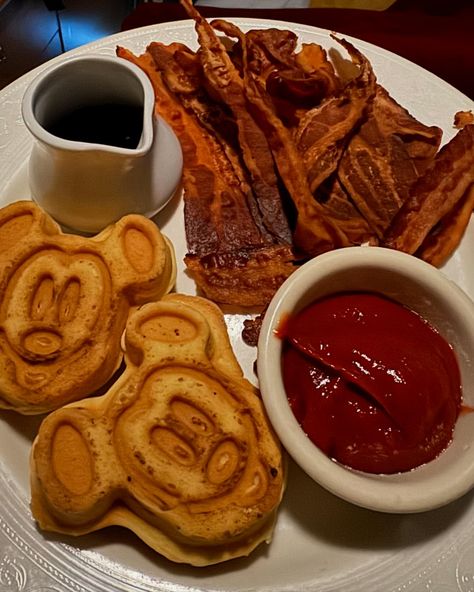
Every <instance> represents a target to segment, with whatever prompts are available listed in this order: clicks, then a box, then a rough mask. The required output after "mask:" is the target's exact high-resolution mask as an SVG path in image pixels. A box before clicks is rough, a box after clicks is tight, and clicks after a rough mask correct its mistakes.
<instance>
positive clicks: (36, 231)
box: [0, 200, 61, 262]
mask: <svg viewBox="0 0 474 592" xmlns="http://www.w3.org/2000/svg"><path fill="white" fill-rule="evenodd" d="M60 232H61V231H60V228H59V226H58V225H57V224H56V222H54V220H53V219H52V218H51V217H50V216H48V214H46V213H45V212H44V211H43V210H42V209H41V208H40V207H39V206H37V205H36V204H35V203H34V202H32V201H26V200H25V201H17V202H15V203H13V204H11V205H9V206H8V207H6V208H2V209H1V210H0V262H1V258H2V255H4V254H5V253H7V252H8V256H9V257H12V254H11V253H12V252H13V251H21V250H22V249H23V248H24V247H23V243H24V242H25V239H28V245H30V247H31V245H32V244H34V237H40V238H41V239H43V237H44V236H51V235H55V234H59V233H60Z"/></svg>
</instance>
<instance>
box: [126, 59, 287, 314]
mask: <svg viewBox="0 0 474 592" xmlns="http://www.w3.org/2000/svg"><path fill="white" fill-rule="evenodd" d="M117 55H119V56H120V57H123V58H125V59H129V60H130V61H132V62H134V63H136V64H137V65H139V66H140V67H141V68H142V69H143V70H144V71H145V72H146V73H147V74H148V76H149V77H150V79H151V81H152V84H153V87H154V91H155V97H156V109H157V112H158V113H159V114H160V115H161V116H162V117H163V118H164V119H165V120H166V121H167V122H168V123H169V124H170V125H171V126H172V127H173V129H174V131H175V132H176V134H177V136H178V137H179V139H180V142H181V147H182V150H183V158H184V169H183V186H184V208H185V231H186V240H187V245H188V251H189V252H188V255H187V256H186V258H185V262H186V264H187V266H188V269H189V270H190V272H191V274H192V275H193V277H194V278H195V281H196V283H197V285H198V287H199V288H200V290H201V291H202V292H203V294H204V295H205V296H207V297H208V298H210V299H212V300H214V301H215V302H220V303H225V304H234V305H239V306H248V307H262V306H265V305H266V304H268V302H269V300H270V298H271V296H272V295H273V293H274V292H275V290H276V289H277V288H278V286H279V285H280V284H281V283H282V282H283V281H284V279H286V277H288V276H289V275H290V274H291V273H292V272H293V271H294V269H295V268H294V265H293V259H294V256H293V252H292V249H291V246H290V245H289V244H280V245H275V244H274V242H273V239H272V238H269V237H268V236H267V235H266V234H262V232H261V228H260V227H259V226H258V224H257V223H256V221H255V219H254V217H253V216H252V213H251V211H250V209H249V207H248V203H247V200H246V195H245V194H244V193H243V192H242V191H241V188H240V183H239V180H238V179H236V177H235V175H234V171H233V168H232V166H231V164H230V163H229V161H228V159H227V158H226V155H225V153H224V151H223V150H222V148H221V145H220V144H219V142H218V141H217V140H216V139H215V137H214V136H213V134H211V133H209V132H208V131H207V130H206V129H205V128H203V127H202V126H201V125H200V124H199V122H198V120H197V119H196V118H195V117H194V115H193V114H190V113H188V112H187V111H186V109H185V108H184V107H183V105H182V103H181V102H180V101H179V100H177V98H176V96H175V95H174V94H173V93H172V92H171V91H170V90H169V88H168V87H167V85H166V84H165V83H164V81H163V77H162V75H161V73H160V72H159V71H157V69H156V67H155V62H154V60H153V57H152V55H151V53H149V52H146V53H145V54H143V55H142V56H139V57H137V56H135V55H133V54H132V53H131V52H130V51H128V50H126V49H124V48H121V47H119V48H117ZM241 280H242V283H240V281H241Z"/></svg>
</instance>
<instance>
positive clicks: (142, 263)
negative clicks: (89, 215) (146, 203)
mask: <svg viewBox="0 0 474 592" xmlns="http://www.w3.org/2000/svg"><path fill="white" fill-rule="evenodd" d="M93 240H94V241H97V242H99V243H101V250H102V252H103V254H104V258H105V259H106V260H107V261H108V263H109V269H110V273H111V275H112V278H113V281H114V283H115V285H117V287H118V288H119V289H120V290H121V291H123V292H124V293H125V294H126V296H127V298H128V299H129V302H130V304H142V303H143V302H146V301H148V300H150V299H159V298H160V297H161V296H162V295H163V294H166V293H167V292H168V291H169V290H170V289H171V287H172V286H173V285H174V282H175V279H176V267H175V259H174V252H173V247H172V245H171V243H170V242H169V241H168V240H167V239H166V238H165V237H164V236H163V235H162V234H161V233H159V232H157V231H156V225H155V224H154V222H152V221H151V220H149V219H148V218H145V217H143V216H138V215H136V214H130V215H128V216H124V217H123V218H121V219H120V220H119V221H118V222H116V223H115V224H113V225H111V226H109V227H108V228H106V229H105V230H104V231H102V232H101V233H100V234H98V235H97V236H96V237H95V238H94V239H93Z"/></svg>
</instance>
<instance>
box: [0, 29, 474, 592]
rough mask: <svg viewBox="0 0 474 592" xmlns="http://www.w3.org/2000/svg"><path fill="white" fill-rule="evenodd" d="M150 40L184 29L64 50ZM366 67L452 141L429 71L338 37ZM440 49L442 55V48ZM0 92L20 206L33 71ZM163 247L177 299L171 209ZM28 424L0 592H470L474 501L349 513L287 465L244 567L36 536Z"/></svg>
mask: <svg viewBox="0 0 474 592" xmlns="http://www.w3.org/2000/svg"><path fill="white" fill-rule="evenodd" d="M233 20H234V22H236V23H237V24H238V25H239V26H241V27H242V28H244V29H246V28H257V27H260V28H266V27H270V26H276V27H282V28H291V29H292V30H293V31H295V32H296V33H297V34H298V36H299V38H300V39H301V41H304V42H316V43H320V44H322V45H323V46H325V47H330V46H333V45H334V43H333V42H332V41H331V39H330V37H329V35H328V32H326V31H323V30H321V29H315V28H312V27H307V26H304V25H290V24H288V23H282V22H277V21H257V20H252V19H233ZM349 39H350V38H349ZM153 40H160V41H163V42H165V43H170V42H172V41H181V42H184V43H186V44H188V45H189V46H192V47H195V46H196V40H195V33H194V29H193V25H192V23H191V22H190V21H180V22H175V23H167V24H163V25H157V26H150V27H145V28H142V29H135V30H133V31H129V32H126V33H120V34H118V35H114V36H111V37H107V38H106V39H103V40H101V41H99V42H96V43H92V44H89V45H87V46H84V47H81V48H79V49H77V50H74V51H72V52H69V53H68V54H67V55H65V56H60V57H59V58H55V61H58V60H64V59H67V58H68V56H69V55H78V54H82V53H91V52H99V53H104V54H113V53H114V51H115V46H116V45H117V44H120V45H123V46H124V47H127V48H129V49H131V50H132V51H133V52H134V53H142V52H143V50H144V49H145V47H146V45H147V44H148V43H150V42H151V41H153ZM350 40H351V41H352V42H353V43H355V44H356V45H357V47H358V48H359V49H360V50H362V51H363V52H364V53H365V55H366V56H367V57H368V58H369V59H370V60H371V62H372V64H373V66H374V70H375V72H376V74H377V76H378V79H379V81H380V82H381V83H382V84H383V85H384V86H385V87H386V88H387V89H388V90H389V91H390V92H391V93H392V95H393V96H394V98H395V99H397V100H398V101H399V102H400V103H401V104H402V105H404V106H405V107H406V108H408V109H409V110H410V111H411V113H412V114H413V115H415V116H416V117H418V118H419V119H420V120H421V121H423V122H424V123H426V124H432V125H433V124H436V125H439V126H440V127H442V128H443V129H444V131H445V135H444V141H446V140H448V139H449V138H450V137H452V135H453V134H454V130H453V128H452V123H453V115H454V113H455V112H456V111H458V110H468V109H474V104H473V102H472V101H471V100H470V99H468V98H467V97H465V96H464V95H462V94H461V93H460V92H458V91H457V90H456V89H454V88H452V87H451V86H449V85H448V84H446V83H445V82H443V81H442V80H440V79H439V78H437V77H435V76H434V75H432V74H430V73H429V72H427V71H425V70H423V69H421V68H419V67H418V66H415V65H414V64H412V63H410V62H408V61H406V60H404V59H402V58H400V57H398V56H396V55H394V54H391V53H389V52H387V51H385V50H382V49H379V48H377V47H374V46H373V45H370V44H367V43H365V42H362V41H358V40H354V39H350ZM447 51H449V48H447ZM44 67H45V66H41V67H40V68H38V69H36V70H35V71H33V72H31V73H29V74H27V75H25V76H23V77H21V78H20V79H19V80H17V81H16V82H14V83H13V84H11V85H9V86H8V87H6V88H5V89H4V90H3V91H2V92H0V206H1V205H4V204H6V203H9V202H11V201H15V200H18V199H24V198H29V196H30V194H29V190H28V184H27V173H26V162H27V157H28V154H29V151H30V148H31V138H30V136H29V134H28V132H27V131H26V129H25V127H24V125H23V122H22V119H21V115H20V103H21V98H22V96H23V93H24V91H25V88H26V86H27V84H28V83H29V82H30V81H31V80H32V78H33V77H34V75H35V74H36V73H37V72H39V70H40V69H42V68H44ZM158 222H159V224H160V226H161V228H162V229H163V230H164V231H165V233H166V234H167V235H168V236H169V237H170V238H171V239H172V240H173V242H174V244H175V247H176V251H177V256H178V261H179V263H180V274H179V280H178V290H180V291H184V292H189V293H193V292H194V285H193V283H192V282H191V281H190V280H189V278H187V276H186V275H185V274H184V270H183V267H182V264H181V260H182V256H183V255H184V252H185V237H184V226H183V217H182V209H181V204H180V203H173V204H171V206H170V207H168V208H167V209H166V210H165V211H164V212H163V213H162V214H161V215H160V217H159V220H158ZM473 232H474V228H473V226H472V225H471V227H470V228H469V229H468V233H467V235H466V237H465V239H464V240H463V243H462V245H461V246H460V248H459V249H458V251H457V252H456V253H455V255H454V256H453V257H452V258H451V260H450V261H449V263H448V264H447V265H446V266H445V272H446V274H447V275H448V276H449V277H450V278H451V279H452V280H454V281H455V282H456V283H458V284H459V285H460V286H461V287H462V288H464V290H465V291H466V292H467V293H468V294H469V295H470V296H471V297H473V296H474V268H473V258H474V256H473V253H474V236H473ZM243 318H244V317H243V316H230V315H228V316H227V321H228V327H229V332H230V335H231V339H232V341H233V344H234V347H235V350H236V352H237V355H238V356H239V359H240V361H241V363H242V366H243V368H244V371H245V372H246V374H247V376H248V377H249V378H251V379H253V370H252V367H253V361H254V357H255V350H253V349H251V348H248V347H246V346H244V345H243V344H242V341H241V339H240V331H241V327H242V321H243ZM38 423H39V420H38V419H37V418H36V419H35V418H25V417H19V416H17V415H15V414H13V413H9V412H0V498H1V500H2V501H1V502H0V589H1V590H2V592H66V591H74V592H85V591H87V592H98V591H104V592H105V591H107V592H111V591H115V590H124V591H125V590H126V591H128V592H136V591H138V590H142V591H143V590H155V591H157V590H160V591H167V592H197V591H204V590H206V591H211V590H212V591H217V590H221V591H237V590H239V591H250V590H259V591H268V592H270V591H271V592H278V591H281V592H283V591H290V590H291V591H295V590H298V591H317V592H325V591H329V590H332V591H337V592H344V591H350V592H358V591H364V592H366V591H370V592H375V591H383V592H388V591H390V590H393V591H395V590H398V591H400V592H402V591H403V592H407V591H417V592H422V591H423V592H427V591H431V590H432V591H435V590H436V592H448V591H449V592H453V591H460V592H468V591H472V590H474V493H472V494H468V495H466V496H465V497H464V498H463V499H461V500H459V501H458V502H456V503H453V504H451V505H450V506H447V507H445V508H444V509H441V510H438V511H435V512H430V513H426V514H421V515H408V516H396V515H384V514H377V513H374V512H370V511H367V510H363V509H361V508H357V507H353V506H351V505H349V504H347V503H345V502H343V501H341V500H339V499H337V498H335V497H334V496H332V495H330V494H329V493H327V492H326V491H324V490H323V489H321V488H320V487H318V486H317V485H315V484H314V483H313V482H312V481H311V480H310V479H309V478H308V477H306V475H304V474H303V473H302V472H301V471H300V470H299V469H298V468H297V467H296V466H295V465H293V464H292V465H290V474H289V481H288V489H287V493H286V496H285V499H284V502H283V505H282V508H281V512H280V515H279V520H278V523H277V527H276V531H275V536H274V540H273V542H272V544H271V545H270V546H264V547H261V548H260V549H258V550H257V551H256V552H254V554H253V555H252V556H251V557H250V558H248V559H239V560H235V561H232V562H229V563H227V564H222V565H220V566H215V567H210V568H188V567H183V566H177V565H174V564H172V563H170V562H168V561H166V560H164V559H163V558H161V557H160V556H158V555H156V554H155V553H153V552H152V551H150V550H149V549H148V548H147V547H146V546H145V545H144V544H142V543H141V542H140V541H139V540H137V539H136V538H135V536H134V535H132V534H131V533H129V532H128V531H126V530H122V529H119V528H116V529H110V530H108V531H103V532H99V533H96V534H93V535H88V536H85V537H82V538H80V539H72V538H67V537H59V536H58V537H56V536H51V535H46V536H43V535H42V534H41V533H40V532H38V531H37V529H36V527H35V524H34V521H33V519H32V517H31V514H30V511H29V508H28V503H29V487H28V454H29V449H30V444H31V441H32V439H33V437H34V435H35V433H36V430H37V427H38Z"/></svg>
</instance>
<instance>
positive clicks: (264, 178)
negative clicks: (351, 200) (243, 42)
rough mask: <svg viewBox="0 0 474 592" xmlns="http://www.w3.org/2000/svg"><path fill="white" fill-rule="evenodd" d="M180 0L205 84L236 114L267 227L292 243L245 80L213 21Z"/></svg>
mask: <svg viewBox="0 0 474 592" xmlns="http://www.w3.org/2000/svg"><path fill="white" fill-rule="evenodd" d="M181 3H182V5H183V6H184V8H185V9H186V11H187V12H188V14H189V16H190V17H191V18H193V19H194V21H195V27H196V32H197V35H198V39H199V44H200V50H199V56H200V59H201V64H202V67H203V71H204V76H205V78H206V84H207V85H208V87H209V88H210V89H211V91H212V93H213V94H214V95H215V96H217V97H218V98H219V100H220V101H221V102H222V103H224V104H225V105H226V106H227V107H228V108H229V109H230V111H231V112H232V114H233V116H234V118H235V121H236V124H237V127H238V138H239V144H240V148H241V150H242V155H243V160H244V162H245V165H246V167H247V170H248V172H249V175H250V179H251V183H252V187H253V190H254V194H255V196H256V200H257V203H258V206H259V208H260V211H261V213H262V218H263V219H264V220H266V221H267V223H266V227H267V228H269V229H272V231H273V232H278V235H279V236H278V238H279V239H280V240H281V241H286V242H287V243H290V242H291V232H290V229H289V226H288V221H287V218H286V216H285V213H284V209H283V204H282V200H281V195H280V191H279V186H278V177H277V174H276V171H275V166H274V162H273V157H272V154H271V151H270V149H269V146H268V142H267V139H266V137H265V134H264V133H263V131H262V130H261V129H260V127H259V126H258V125H257V124H256V122H255V120H254V119H253V117H252V115H251V114H250V112H249V110H248V108H247V101H246V96H245V89H244V84H243V80H242V79H241V77H240V75H239V72H238V71H237V69H236V67H235V66H234V64H233V63H232V61H231V59H230V57H229V55H228V53H227V51H226V48H225V46H224V45H223V44H222V43H221V41H220V40H219V38H218V37H217V35H216V34H215V32H214V29H213V28H212V27H211V25H210V24H209V23H208V22H207V21H206V20H205V19H204V18H203V17H202V16H201V15H200V14H199V12H198V11H197V10H196V9H195V8H194V6H193V5H192V3H191V2H190V1H189V0H182V2H181Z"/></svg>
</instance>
